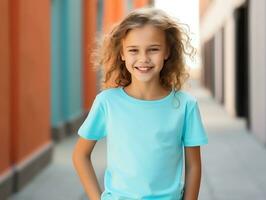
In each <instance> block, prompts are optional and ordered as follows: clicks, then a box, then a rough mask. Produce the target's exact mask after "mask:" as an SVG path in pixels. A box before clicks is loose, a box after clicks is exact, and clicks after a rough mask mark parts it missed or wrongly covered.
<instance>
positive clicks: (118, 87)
mask: <svg viewBox="0 0 266 200" xmlns="http://www.w3.org/2000/svg"><path fill="white" fill-rule="evenodd" d="M187 47H188V48H189V49H190V50H191V51H188V50H187V49H188V48H187ZM193 50H194V49H193V48H192V47H191V45H190V43H189V37H188V35H187V33H186V31H184V29H183V28H181V25H180V24H179V23H177V22H175V21H174V20H173V19H171V18H170V17H169V16H167V15H166V14H165V13H164V12H163V11H161V10H158V9H154V8H145V9H139V10H135V11H133V12H131V13H130V14H129V15H128V16H127V17H126V18H125V19H124V20H123V21H122V22H121V23H119V24H118V25H117V26H115V27H114V28H113V30H112V31H111V32H110V33H109V34H108V35H107V36H106V37H105V40H104V42H103V45H102V47H101V49H100V51H99V52H98V56H99V57H98V59H99V62H98V64H99V65H101V66H103V67H104V70H103V71H104V80H103V88H104V90H103V91H101V92H100V93H99V94H98V95H97V96H96V98H95V100H94V103H93V105H92V107H91V110H90V112H89V114H88V116H87V118H86V120H85V121H84V123H83V124H82V126H81V127H80V128H79V130H78V134H79V135H80V138H79V139H78V141H77V144H76V146H75V149H74V152H73V162H74V166H75V168H76V170H77V172H78V174H79V176H80V179H81V182H82V184H83V185H84V188H85V191H86V193H87V195H88V197H89V199H90V200H100V199H101V200H153V199H154V200H155V199H156V200H179V199H182V198H183V199H185V200H195V199H197V198H198V193H199V188H200V180H201V157H200V145H203V144H206V143H207V137H206V134H205V131H204V128H203V125H202V122H201V117H200V113H199V108H198V104H197V101H196V99H195V98H194V97H192V96H191V95H189V94H188V93H186V92H183V91H181V86H182V84H183V83H184V81H185V79H186V78H187V76H188V75H187V72H186V70H185V64H184V56H185V54H188V55H192V54H193ZM104 137H106V139H107V140H106V141H107V168H106V170H105V175H104V180H105V181H104V185H105V190H104V192H103V193H102V192H101V190H100V187H99V184H98V181H97V178H96V175H95V172H94V169H93V167H92V163H91V159H90V156H91V152H92V150H93V148H94V145H95V143H96V142H97V141H98V140H100V139H102V138H104ZM183 152H184V157H183ZM183 159H184V162H183ZM183 164H185V177H184V181H183V178H182V173H183ZM183 182H184V184H183Z"/></svg>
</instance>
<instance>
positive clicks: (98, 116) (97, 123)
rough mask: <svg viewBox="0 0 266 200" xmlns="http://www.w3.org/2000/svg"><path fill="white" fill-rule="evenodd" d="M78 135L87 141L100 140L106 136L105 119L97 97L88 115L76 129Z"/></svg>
mask: <svg viewBox="0 0 266 200" xmlns="http://www.w3.org/2000/svg"><path fill="white" fill-rule="evenodd" d="M78 135H80V136H81V137H83V138H85V139H88V140H100V139H102V138H104V137H105V136H106V117H105V112H104V106H103V102H102V101H101V98H99V96H96V98H95V100H94V101H93V104H92V106H91V109H90V111H89V114H88V115H87V117H86V119H85V121H84V122H83V124H82V125H81V126H80V128H79V129H78Z"/></svg>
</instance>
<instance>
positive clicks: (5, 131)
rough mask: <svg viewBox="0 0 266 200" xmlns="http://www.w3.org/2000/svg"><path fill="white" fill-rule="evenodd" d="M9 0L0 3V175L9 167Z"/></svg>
mask: <svg viewBox="0 0 266 200" xmlns="http://www.w3.org/2000/svg"><path fill="white" fill-rule="evenodd" d="M8 2H9V0H2V1H0V24H1V31H0V44H1V45H0V67H1V73H0V96H1V98H0V111H1V114H0V138H1V139H0V175H1V173H3V172H4V171H5V170H6V169H8V167H9V165H10V154H9V148H10V128H9V122H10V114H9V113H10V103H9V101H10V97H9V95H10V89H9V81H10V80H9V77H10V65H9V43H8V41H9V25H8V20H9V11H8Z"/></svg>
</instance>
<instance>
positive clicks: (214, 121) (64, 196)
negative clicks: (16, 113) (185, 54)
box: [9, 86, 266, 200]
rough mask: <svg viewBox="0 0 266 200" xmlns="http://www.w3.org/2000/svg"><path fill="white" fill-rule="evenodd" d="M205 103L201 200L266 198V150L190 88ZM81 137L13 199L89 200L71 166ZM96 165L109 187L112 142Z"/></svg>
mask: <svg viewBox="0 0 266 200" xmlns="http://www.w3.org/2000/svg"><path fill="white" fill-rule="evenodd" d="M189 90H190V92H191V93H192V94H193V95H195V96H196V97H197V99H198V101H199V106H200V111H201V115H202V119H203V122H204V124H205V128H206V130H207V133H208V137H209V144H208V145H205V146H203V147H202V148H201V150H202V151H201V154H202V166H203V167H202V182H201V183H202V184H201V188H200V194H199V200H250V199H252V200H265V199H266V147H265V146H264V145H263V144H262V143H260V141H258V140H257V139H256V137H255V136H254V135H253V134H252V133H250V132H249V131H248V130H247V129H246V126H245V120H244V119H238V118H234V117H232V116H229V115H228V114H227V112H226V111H225V110H224V108H223V107H222V106H221V105H220V104H218V103H217V102H215V100H214V99H213V98H212V97H211V96H210V94H209V93H208V91H206V90H204V89H202V88H200V87H197V86H196V87H193V89H189ZM76 140H77V135H72V136H69V137H67V138H66V139H64V140H63V141H62V142H60V143H58V144H56V146H55V150H54V156H53V161H52V162H51V164H50V165H49V166H48V167H47V168H45V169H44V170H43V171H42V172H41V173H40V174H38V175H37V176H36V177H35V178H34V179H33V180H32V181H31V182H30V183H29V184H28V185H27V186H25V187H24V189H22V190H21V191H20V192H18V193H16V194H14V195H12V196H11V197H10V198H9V200H48V199H49V200H86V199H87V198H86V195H85V194H84V192H83V188H82V185H81V183H80V181H79V178H78V176H77V174H76V172H75V171H74V169H73V165H72V162H71V153H72V150H73V147H74V144H75V142H76ZM92 161H93V166H94V168H95V172H96V175H97V177H98V180H99V183H100V186H101V188H102V189H103V175H104V169H105V166H106V141H105V140H102V141H99V142H98V143H97V144H96V146H95V149H94V151H93V153H92Z"/></svg>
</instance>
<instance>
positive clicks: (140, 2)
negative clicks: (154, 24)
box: [133, 0, 150, 8]
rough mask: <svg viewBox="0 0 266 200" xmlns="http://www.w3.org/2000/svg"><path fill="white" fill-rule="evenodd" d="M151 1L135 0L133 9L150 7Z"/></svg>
mask: <svg viewBox="0 0 266 200" xmlns="http://www.w3.org/2000/svg"><path fill="white" fill-rule="evenodd" d="M149 2H150V1H149V0H134V1H133V7H134V8H141V7H144V6H148V5H149Z"/></svg>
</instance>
